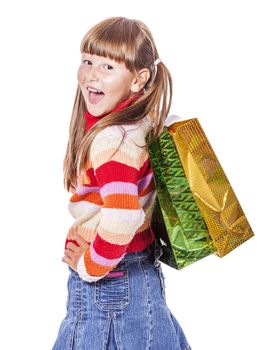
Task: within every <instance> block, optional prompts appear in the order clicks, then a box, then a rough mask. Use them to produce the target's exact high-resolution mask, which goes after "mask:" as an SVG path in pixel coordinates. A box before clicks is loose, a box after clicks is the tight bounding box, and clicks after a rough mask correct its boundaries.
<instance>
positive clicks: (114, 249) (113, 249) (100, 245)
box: [93, 233, 128, 259]
mask: <svg viewBox="0 0 270 350" xmlns="http://www.w3.org/2000/svg"><path fill="white" fill-rule="evenodd" d="M93 244H94V248H95V251H96V252H97V253H98V255H101V256H103V257H104V258H107V259H117V258H120V257H121V256H122V255H123V254H124V253H125V251H126V248H127V246H128V244H124V245H118V244H112V243H110V242H107V241H105V240H104V239H103V238H102V237H100V235H99V234H98V233H97V235H96V237H95V240H94V242H93Z"/></svg>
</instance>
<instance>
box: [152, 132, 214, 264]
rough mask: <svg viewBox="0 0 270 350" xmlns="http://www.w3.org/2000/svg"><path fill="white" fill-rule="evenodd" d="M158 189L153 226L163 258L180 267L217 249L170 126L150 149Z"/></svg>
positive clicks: (165, 261)
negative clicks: (193, 191)
mask: <svg viewBox="0 0 270 350" xmlns="http://www.w3.org/2000/svg"><path fill="white" fill-rule="evenodd" d="M149 155H150V160H151V165H152V168H153V172H154V179H155V184H156V190H157V200H156V203H155V207H154V212H153V217H152V223H151V225H152V228H153V230H154V232H155V235H156V237H157V238H158V240H159V242H160V244H161V245H162V251H163V254H162V255H161V257H160V261H162V262H164V263H165V264H167V265H169V266H171V267H173V268H175V269H179V270H180V269H181V268H183V267H185V266H188V265H190V264H191V263H193V262H195V261H198V260H200V259H202V258H204V257H206V256H208V255H210V254H212V253H213V252H214V248H213V244H212V240H211V237H210V235H209V233H208V230H207V227H206V224H205V222H204V220H203V218H202V215H201V213H200V211H199V209H198V207H197V204H196V202H195V200H194V197H193V194H192V192H191V190H190V187H189V183H188V180H187V178H186V175H185V172H184V169H183V166H182V163H181V160H180V159H179V155H178V153H177V150H176V147H175V143H174V140H173V138H172V136H171V135H170V134H169V132H168V129H167V128H164V131H163V133H162V134H161V136H160V137H159V138H158V139H157V140H155V141H154V143H152V144H151V146H150V149H149Z"/></svg>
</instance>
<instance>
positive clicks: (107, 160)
mask: <svg viewBox="0 0 270 350" xmlns="http://www.w3.org/2000/svg"><path fill="white" fill-rule="evenodd" d="M81 54H82V60H81V64H80V67H79V70H78V76H77V77H78V88H77V94H76V98H75V103H74V107H73V115H72V119H71V124H70V134H69V141H68V145H67V151H66V156H65V160H64V185H65V188H66V189H67V190H68V191H69V192H72V193H73V194H72V196H71V198H70V202H69V211H70V213H71V215H72V216H73V217H74V219H75V221H74V223H73V225H72V227H71V228H70V230H69V232H68V234H67V237H66V244H65V253H64V257H63V259H62V261H63V262H65V263H67V264H68V268H69V271H70V274H69V279H68V285H67V286H68V297H67V302H66V308H67V314H66V317H65V318H64V320H63V321H62V323H61V325H60V328H59V331H58V336H57V339H56V341H55V344H54V346H53V350H60V349H61V350H69V349H74V350H75V349H76V350H84V349H91V350H99V349H100V350H101V349H119V350H120V349H125V350H133V349H134V350H146V349H153V350H165V349H166V350H189V349H191V348H190V346H189V344H188V342H187V340H186V337H185V335H184V333H183V331H182V328H181V327H180V325H179V323H178V322H177V320H176V319H175V317H174V316H173V315H172V313H171V312H170V310H169V308H168V306H167V304H166V300H165V285H164V275H163V272H162V269H161V265H160V261H159V258H160V255H161V254H162V253H161V251H160V246H159V245H158V244H157V240H156V239H155V234H154V232H153V231H152V230H151V225H150V224H151V215H152V211H153V205H154V202H155V199H156V190H155V185H154V179H153V174H152V169H151V166H150V161H149V155H148V151H147V149H148V146H149V144H150V143H151V141H152V140H153V139H155V138H156V137H158V136H159V135H160V134H161V132H162V129H163V126H164V122H165V119H166V117H167V115H168V111H169V108H170V105H171V93H172V81H171V76H170V73H169V71H168V69H167V68H166V66H165V64H164V63H163V62H161V60H160V59H159V55H158V52H157V49H156V46H155V44H154V40H153V37H152V35H151V33H150V31H149V29H148V28H147V27H146V26H145V24H143V23H142V22H140V21H137V20H131V19H127V18H123V17H116V18H109V19H107V20H104V21H102V22H101V23H99V24H97V25H95V26H94V27H93V28H92V29H90V30H89V31H88V32H87V33H86V35H85V36H84V38H83V40H82V43H81Z"/></svg>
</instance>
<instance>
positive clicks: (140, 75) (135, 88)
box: [130, 68, 150, 92]
mask: <svg viewBox="0 0 270 350" xmlns="http://www.w3.org/2000/svg"><path fill="white" fill-rule="evenodd" d="M149 78H150V71H149V69H148V68H143V69H141V70H140V71H138V72H136V75H135V78H134V80H133V82H132V85H131V88H130V90H131V91H132V92H139V91H141V90H142V89H143V88H144V86H145V84H146V83H147V81H148V80H149Z"/></svg>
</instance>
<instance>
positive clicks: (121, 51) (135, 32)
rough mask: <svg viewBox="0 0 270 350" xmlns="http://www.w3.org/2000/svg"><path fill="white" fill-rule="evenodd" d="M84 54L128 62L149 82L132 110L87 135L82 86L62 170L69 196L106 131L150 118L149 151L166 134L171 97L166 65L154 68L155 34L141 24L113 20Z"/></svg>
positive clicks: (88, 37) (93, 32) (87, 40)
mask: <svg viewBox="0 0 270 350" xmlns="http://www.w3.org/2000/svg"><path fill="white" fill-rule="evenodd" d="M80 51H81V53H83V52H85V53H90V54H94V55H98V56H103V57H109V58H110V59H113V60H115V61H117V62H124V63H125V65H126V67H127V69H129V70H130V71H131V72H134V71H139V70H140V69H142V68H148V69H149V71H150V78H149V80H148V82H147V83H146V85H145V86H144V93H143V94H141V96H140V97H139V98H138V99H137V100H136V101H135V102H134V103H133V104H131V105H130V106H128V107H127V108H125V109H124V110H121V111H118V112H114V113H110V114H109V115H108V116H106V118H101V119H100V120H99V121H98V122H97V123H96V124H95V125H94V126H93V127H92V128H91V130H90V131H89V132H87V133H85V118H84V113H85V111H86V104H85V101H84V98H83V95H82V92H81V89H80V87H79V84H78V86H77V91H76V96H75V101H74V105H73V111H72V117H71V122H70V127H69V139H68V144H67V149H66V154H65V158H64V164H63V171H64V187H65V189H67V191H68V192H70V191H71V192H75V190H76V187H77V181H78V178H79V177H80V178H81V177H83V176H85V174H86V167H87V165H89V164H90V161H89V150H90V146H91V143H92V141H93V139H94V137H95V136H96V135H97V134H98V133H99V132H100V131H101V130H103V129H104V128H106V127H107V126H111V125H121V124H133V123H135V122H137V121H139V120H141V119H143V118H144V117H145V116H146V115H149V116H150V117H151V120H152V129H151V130H150V132H149V134H148V137H147V144H146V147H148V146H149V145H150V144H151V143H152V141H153V140H154V139H156V138H157V137H158V136H159V135H160V134H161V133H162V130H163V128H164V122H165V119H166V118H167V115H168V113H169V109H170V106H171V96H172V78H171V75H170V72H169V70H168V69H167V67H166V66H165V64H164V63H163V62H160V63H159V64H158V65H154V62H155V60H156V59H158V58H159V55H158V51H157V49H156V46H155V43H154V39H153V37H152V34H151V32H150V30H149V29H148V28H147V26H146V25H145V24H144V23H143V22H141V21H139V20H132V19H128V18H125V17H112V18H108V19H106V20H104V21H102V22H100V23H98V24H96V25H95V26H94V27H92V28H91V29H90V30H89V31H88V32H87V33H86V34H85V36H84V37H83V39H82V42H81V46H80ZM82 174H83V176H82Z"/></svg>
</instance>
